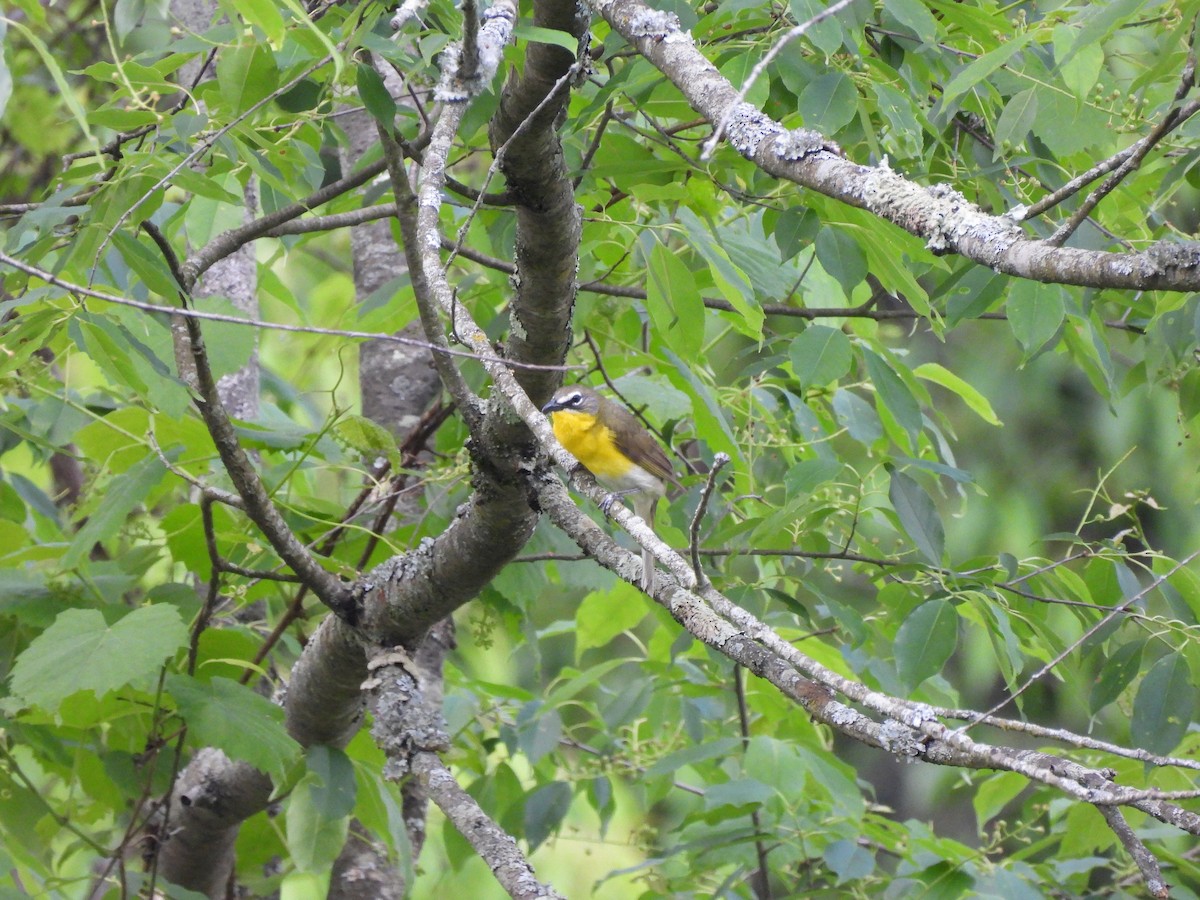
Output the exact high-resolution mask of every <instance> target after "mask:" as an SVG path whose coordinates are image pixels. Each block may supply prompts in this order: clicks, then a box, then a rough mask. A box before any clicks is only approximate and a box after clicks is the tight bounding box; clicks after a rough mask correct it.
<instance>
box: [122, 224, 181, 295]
mask: <svg viewBox="0 0 1200 900" xmlns="http://www.w3.org/2000/svg"><path fill="white" fill-rule="evenodd" d="M113 244H114V245H115V246H116V248H117V249H118V250H119V251H120V252H121V258H122V259H124V260H125V264H126V265H128V266H129V268H131V269H132V270H133V271H134V272H136V273H137V276H138V278H140V279H142V281H143V282H144V283H145V285H146V287H148V288H150V290H152V291H154V293H156V294H158V295H160V296H162V297H175V296H177V295H178V294H179V284H178V282H176V281H175V278H174V277H173V276H172V275H171V270H170V269H169V268H168V267H167V264H166V262H165V261H164V260H163V258H162V254H161V253H158V252H156V251H152V250H151V249H150V248H149V247H147V246H145V245H144V244H142V243H141V241H139V240H137V239H136V238H134V237H133V236H131V235H129V234H126V233H125V232H123V231H118V232H116V233H115V234H114V235H113Z"/></svg>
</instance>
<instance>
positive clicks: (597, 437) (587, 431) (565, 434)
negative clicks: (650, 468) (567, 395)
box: [551, 409, 634, 481]
mask: <svg viewBox="0 0 1200 900" xmlns="http://www.w3.org/2000/svg"><path fill="white" fill-rule="evenodd" d="M551 424H552V425H553V426H554V436H555V437H556V438H558V442H559V443H560V444H562V445H563V446H564V447H566V448H567V450H569V451H570V452H571V455H572V456H574V457H575V458H576V459H577V460H579V461H580V462H581V463H583V465H584V468H586V469H587V470H588V471H589V472H591V473H592V474H593V475H595V476H596V477H597V478H601V479H606V480H610V481H611V480H617V481H619V480H621V479H622V478H624V476H626V475H627V474H629V470H630V469H632V468H633V466H634V464H633V461H632V460H630V459H629V457H627V456H626V455H625V454H623V453H622V452H621V451H620V450H618V449H617V442H616V441H615V440H613V433H612V430H611V429H610V428H608V427H607V426H605V425H602V424H601V423H600V421H599V420H598V419H597V418H596V417H595V416H593V415H592V414H590V413H581V412H572V411H570V410H565V409H560V410H557V411H556V412H555V413H554V416H553V419H552V421H551Z"/></svg>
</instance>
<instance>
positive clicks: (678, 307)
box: [646, 241, 705, 357]
mask: <svg viewBox="0 0 1200 900" xmlns="http://www.w3.org/2000/svg"><path fill="white" fill-rule="evenodd" d="M646 274H647V275H648V277H647V279H646V311H647V312H648V313H649V314H650V319H651V320H652V321H653V322H654V331H655V334H656V335H657V336H658V337H659V339H661V340H663V341H666V343H667V346H669V347H670V348H671V349H672V350H674V351H675V352H676V353H680V354H682V355H684V356H688V357H691V356H695V355H696V354H698V353H699V352H700V350H701V348H702V347H703V345H704V322H705V314H704V299H703V298H702V297H701V296H700V290H699V288H697V287H696V278H695V276H694V275H693V274H692V270H691V269H689V268H688V267H687V266H686V265H685V264H684V262H683V260H682V259H680V257H679V254H678V253H676V252H675V251H673V250H671V249H669V248H668V247H666V246H665V245H663V244H662V243H660V242H658V241H655V242H654V246H653V248H652V249H651V251H650V258H649V260H648V265H647V267H646Z"/></svg>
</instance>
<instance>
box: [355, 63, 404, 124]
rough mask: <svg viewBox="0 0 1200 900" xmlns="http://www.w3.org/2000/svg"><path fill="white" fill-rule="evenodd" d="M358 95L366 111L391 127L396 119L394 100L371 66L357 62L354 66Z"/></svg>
mask: <svg viewBox="0 0 1200 900" xmlns="http://www.w3.org/2000/svg"><path fill="white" fill-rule="evenodd" d="M355 68H356V77H357V80H358V96H359V97H360V98H362V102H363V105H364V106H366V108H367V112H369V113H370V114H371V116H372V117H373V118H374V119H375V120H376V121H377V122H379V123H381V124H382V125H384V126H385V127H387V128H391V127H392V124H393V123H394V122H395V121H396V100H395V98H393V97H392V94H391V92H390V91H389V90H388V89H387V85H385V84H384V83H383V79H382V78H381V77H380V76H379V73H378V72H376V71H375V68H374V67H373V66H369V65H367V64H366V63H359V64H358V65H357V66H356V67H355Z"/></svg>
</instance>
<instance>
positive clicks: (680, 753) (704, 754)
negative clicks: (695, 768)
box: [642, 737, 742, 778]
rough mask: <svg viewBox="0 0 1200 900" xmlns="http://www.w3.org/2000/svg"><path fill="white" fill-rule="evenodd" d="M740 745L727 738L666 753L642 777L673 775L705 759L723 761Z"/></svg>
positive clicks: (739, 740)
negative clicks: (720, 759)
mask: <svg viewBox="0 0 1200 900" xmlns="http://www.w3.org/2000/svg"><path fill="white" fill-rule="evenodd" d="M741 743H742V739H741V738H736V737H727V738H717V739H716V740H712V741H705V742H704V743H703V744H691V745H689V746H687V747H684V748H683V749H682V750H676V751H675V752H674V753H668V754H667V755H666V756H664V757H662V758H661V759H659V760H657V761H656V762H655V763H654V765H652V766H650V768H648V769H647V770H646V771H645V773H644V774H643V776H642V777H643V778H658V777H659V776H662V775H674V774H675V772H676V771H677V770H679V769H681V768H683V767H684V766H691V765H695V764H696V763H698V762H704V761H705V760H706V759H716V758H718V757H720V758H722V759H724V758H725V757H729V756H733V755H734V754H735V753H736V752H737V749H738V747H740V746H741Z"/></svg>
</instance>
